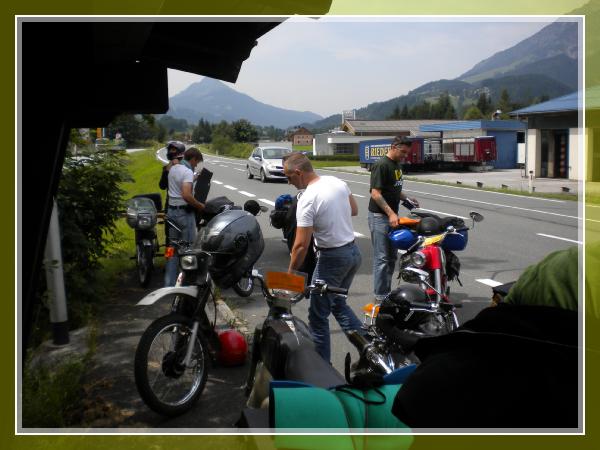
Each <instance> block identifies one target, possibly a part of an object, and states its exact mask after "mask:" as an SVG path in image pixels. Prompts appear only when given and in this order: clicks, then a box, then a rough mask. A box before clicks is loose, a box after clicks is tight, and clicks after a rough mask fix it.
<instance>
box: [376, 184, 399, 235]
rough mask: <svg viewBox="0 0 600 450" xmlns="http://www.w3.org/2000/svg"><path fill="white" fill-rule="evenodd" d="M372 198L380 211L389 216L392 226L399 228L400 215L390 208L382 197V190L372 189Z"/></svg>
mask: <svg viewBox="0 0 600 450" xmlns="http://www.w3.org/2000/svg"><path fill="white" fill-rule="evenodd" d="M371 198H372V199H373V201H374V202H375V204H376V205H377V206H379V209H381V210H382V211H383V212H384V213H386V214H387V216H388V219H389V222H390V226H391V227H397V226H398V215H397V214H396V213H395V212H394V210H392V208H390V205H388V204H387V202H386V201H385V199H384V198H383V195H381V189H376V188H371Z"/></svg>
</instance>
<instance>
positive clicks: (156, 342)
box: [134, 314, 209, 416]
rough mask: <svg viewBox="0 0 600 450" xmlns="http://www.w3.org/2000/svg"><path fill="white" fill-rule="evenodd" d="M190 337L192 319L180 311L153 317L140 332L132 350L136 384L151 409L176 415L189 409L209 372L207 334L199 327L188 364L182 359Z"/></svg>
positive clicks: (196, 398)
mask: <svg viewBox="0 0 600 450" xmlns="http://www.w3.org/2000/svg"><path fill="white" fill-rule="evenodd" d="M191 337H192V320H191V319H190V318H188V317H185V316H182V315H179V314H169V315H168V316H164V317H161V318H159V319H156V320H155V321H154V322H152V324H150V326H149V327H148V328H147V329H146V331H145V332H144V334H143V335H142V337H141V339H140V342H139V344H138V347H137V350H136V353H135V367H134V374H135V384H136V386H137V389H138V392H139V394H140V396H141V397H142V400H144V403H146V405H148V406H149V407H150V408H151V409H152V410H153V411H156V412H157V413H159V414H163V415H166V416H177V415H180V414H182V413H184V412H186V411H188V410H189V409H190V408H192V406H194V404H195V403H196V401H197V400H198V398H199V397H200V394H202V391H203V390H204V386H205V385H206V378H207V376H208V364H209V362H208V361H209V353H208V345H207V342H206V337H205V336H204V335H203V334H202V332H201V331H198V333H197V335H196V339H195V342H194V343H193V347H192V354H191V359H190V363H189V365H188V366H187V367H186V366H185V364H184V359H185V356H186V352H187V350H188V346H189V343H190V339H191Z"/></svg>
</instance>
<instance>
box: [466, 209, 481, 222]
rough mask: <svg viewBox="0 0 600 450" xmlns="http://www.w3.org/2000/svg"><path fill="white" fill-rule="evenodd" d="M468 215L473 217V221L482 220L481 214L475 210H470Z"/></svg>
mask: <svg viewBox="0 0 600 450" xmlns="http://www.w3.org/2000/svg"><path fill="white" fill-rule="evenodd" d="M469 217H471V219H473V222H481V221H482V220H483V216H482V215H481V214H479V213H478V212H475V211H471V212H470V213H469Z"/></svg>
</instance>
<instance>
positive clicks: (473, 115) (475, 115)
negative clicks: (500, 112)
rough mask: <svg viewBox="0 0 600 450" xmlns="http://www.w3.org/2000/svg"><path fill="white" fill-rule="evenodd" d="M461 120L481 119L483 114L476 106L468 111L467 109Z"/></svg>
mask: <svg viewBox="0 0 600 450" xmlns="http://www.w3.org/2000/svg"><path fill="white" fill-rule="evenodd" d="M463 119H464V120H476V119H483V114H482V113H481V110H480V109H479V108H478V107H477V106H475V105H473V106H471V107H470V108H469V109H467V111H466V112H465V115H464V117H463Z"/></svg>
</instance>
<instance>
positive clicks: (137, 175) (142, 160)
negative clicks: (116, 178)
mask: <svg viewBox="0 0 600 450" xmlns="http://www.w3.org/2000/svg"><path fill="white" fill-rule="evenodd" d="M161 147H162V145H159V144H157V145H155V146H153V147H151V148H148V149H146V150H142V151H139V152H135V153H129V154H128V155H127V156H128V159H129V167H128V170H129V173H130V175H131V177H132V178H133V181H131V182H128V183H124V184H123V185H122V188H123V189H124V190H125V191H126V192H127V194H126V195H125V199H129V198H131V197H133V196H135V195H138V194H149V193H153V192H159V193H160V194H161V197H162V201H163V203H164V201H165V193H164V191H161V190H160V189H159V187H158V181H159V180H160V176H161V170H162V164H161V163H160V162H159V161H158V160H157V159H156V151H157V150H158V149H159V148H161ZM156 228H157V230H156V232H157V234H158V240H159V242H160V243H164V227H163V225H162V224H158V225H157V227H156ZM117 233H118V235H119V237H120V239H119V242H117V243H114V244H113V245H112V246H111V247H110V249H109V250H110V256H109V257H107V258H104V259H102V261H101V262H102V265H103V269H102V270H101V273H100V274H99V276H100V277H101V278H102V280H104V281H105V285H109V286H114V285H117V284H118V282H119V281H121V280H123V279H124V278H125V277H127V276H129V275H130V274H131V273H132V272H134V271H135V261H134V260H132V259H131V257H132V256H133V255H135V233H134V230H133V229H132V228H130V227H129V225H127V222H126V221H125V218H121V219H119V221H118V222H117ZM154 264H155V267H156V268H158V269H160V268H162V266H163V265H164V261H163V259H162V258H156V259H155V260H154Z"/></svg>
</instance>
